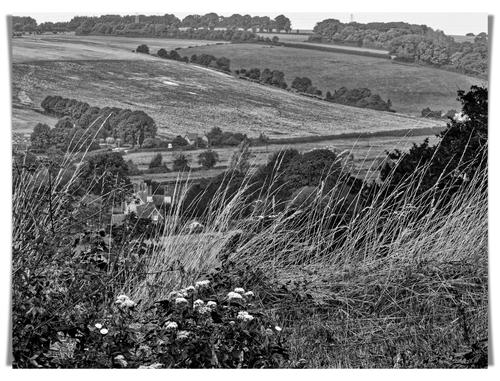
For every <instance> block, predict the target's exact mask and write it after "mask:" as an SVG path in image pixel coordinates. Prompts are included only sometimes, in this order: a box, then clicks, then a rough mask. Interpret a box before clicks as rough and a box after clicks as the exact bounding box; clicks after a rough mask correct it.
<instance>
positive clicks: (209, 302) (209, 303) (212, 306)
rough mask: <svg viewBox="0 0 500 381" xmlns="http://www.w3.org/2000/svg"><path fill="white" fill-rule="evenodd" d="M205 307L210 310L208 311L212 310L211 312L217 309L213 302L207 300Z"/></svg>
mask: <svg viewBox="0 0 500 381" xmlns="http://www.w3.org/2000/svg"><path fill="white" fill-rule="evenodd" d="M207 307H208V308H210V309H212V310H214V309H215V308H217V303H216V302H214V301H213V300H209V301H208V302H207Z"/></svg>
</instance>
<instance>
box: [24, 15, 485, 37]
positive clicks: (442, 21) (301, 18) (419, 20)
mask: <svg viewBox="0 0 500 381" xmlns="http://www.w3.org/2000/svg"><path fill="white" fill-rule="evenodd" d="M165 13H174V14H175V15H176V16H177V17H178V18H180V19H182V18H184V17H185V16H187V15H188V14H191V13H192V12H168V11H165V12H161V13H156V14H165ZM216 13H218V14H219V15H223V16H230V15H231V13H227V12H221V13H219V12H216ZM114 14H121V13H120V12H116V13H114ZM144 14H146V15H150V14H153V13H144ZM250 14H251V15H252V16H269V17H271V18H274V17H276V16H277V15H278V13H276V14H274V13H272V12H267V13H259V12H252V13H250ZM15 15H19V16H31V17H33V18H35V19H36V20H37V22H38V23H42V22H45V21H69V20H70V19H71V18H72V17H73V16H77V15H78V16H87V15H88V16H98V15H99V14H96V13H34V14H33V13H32V14H26V13H15ZM285 15H286V16H287V17H288V18H289V19H290V20H291V22H292V28H293V29H313V28H314V25H315V24H316V23H317V22H318V21H321V20H324V19H328V18H335V19H338V20H340V21H342V22H349V21H350V20H351V14H350V13H345V12H344V13H341V12H310V13H303V12H301V13H295V12H288V13H285ZM352 17H353V20H354V21H356V22H360V23H366V22H373V21H380V22H389V21H404V22H408V23H411V24H425V25H427V26H430V27H431V28H433V29H439V30H442V31H444V32H445V33H446V34H450V35H465V34H466V33H469V32H472V33H474V34H477V33H480V32H488V15H487V14H486V13H453V12H449V13H448V12H447V13H409V12H407V13H392V12H384V13H382V12H381V13H359V12H358V13H352Z"/></svg>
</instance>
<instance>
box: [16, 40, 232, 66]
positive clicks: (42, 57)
mask: <svg viewBox="0 0 500 381" xmlns="http://www.w3.org/2000/svg"><path fill="white" fill-rule="evenodd" d="M224 43H225V42H221V41H208V40H181V39H164V38H147V37H145V38H142V37H141V38H135V37H120V36H112V37H108V36H76V35H74V34H72V33H64V34H43V35H35V36H31V35H30V36H23V37H16V38H13V39H12V40H11V48H12V62H13V63H18V62H31V61H46V60H49V61H59V60H90V59H95V60H106V59H109V60H146V61H149V60H155V59H158V58H156V57H153V56H150V55H147V54H140V53H134V52H132V50H135V49H136V48H137V47H138V46H139V45H142V44H146V45H147V46H148V47H149V50H150V53H155V54H156V52H157V51H158V50H159V49H161V48H164V49H166V50H172V49H176V48H187V47H190V46H204V45H214V44H224Z"/></svg>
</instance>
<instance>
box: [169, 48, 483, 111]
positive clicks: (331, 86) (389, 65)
mask: <svg viewBox="0 0 500 381" xmlns="http://www.w3.org/2000/svg"><path fill="white" fill-rule="evenodd" d="M320 45H321V44H320ZM179 53H180V54H181V55H188V56H191V55H192V54H200V53H207V54H212V55H214V56H216V57H220V56H225V57H227V58H229V59H230V60H231V68H232V69H233V70H235V69H240V68H247V69H248V68H252V67H258V68H261V69H263V68H266V67H267V68H270V69H276V70H281V71H283V72H284V73H285V78H286V81H287V83H288V84H289V85H290V84H291V83H292V81H293V79H294V78H295V77H304V76H306V77H309V78H311V80H312V82H313V85H315V86H316V87H318V88H319V89H321V90H322V91H323V92H324V93H325V92H326V91H327V90H330V91H332V92H333V90H336V89H338V88H340V87H342V86H345V87H347V88H358V87H367V88H369V89H370V90H372V91H373V92H374V93H378V94H380V96H381V97H382V98H383V99H390V100H391V102H392V104H393V108H394V109H395V110H396V111H397V112H401V113H406V114H410V115H420V112H421V110H422V109H423V108H425V107H430V108H431V109H432V110H443V111H448V110H449V109H458V107H459V103H458V102H457V101H456V99H455V98H456V92H457V90H458V89H468V88H470V86H471V85H474V84H481V83H484V81H483V80H480V79H476V78H473V77H470V76H466V75H463V74H458V73H452V72H448V71H445V70H436V69H434V68H430V67H424V66H415V65H403V64H398V63H393V62H392V61H391V60H388V59H382V58H375V57H364V56H359V55H352V54H343V53H333V52H324V51H315V50H310V49H298V48H288V47H280V46H267V45H255V44H238V45H235V44H229V45H219V46H209V47H197V48H188V49H181V50H180V52H179Z"/></svg>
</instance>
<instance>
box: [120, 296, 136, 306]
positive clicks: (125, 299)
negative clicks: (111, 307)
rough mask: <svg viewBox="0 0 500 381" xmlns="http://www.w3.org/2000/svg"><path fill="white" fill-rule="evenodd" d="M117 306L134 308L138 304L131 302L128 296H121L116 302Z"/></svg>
mask: <svg viewBox="0 0 500 381" xmlns="http://www.w3.org/2000/svg"><path fill="white" fill-rule="evenodd" d="M115 304H117V305H118V307H120V308H133V307H135V306H136V305H137V303H136V302H134V301H133V300H131V299H130V298H129V297H128V296H127V295H119V296H118V297H117V298H116V300H115Z"/></svg>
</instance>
